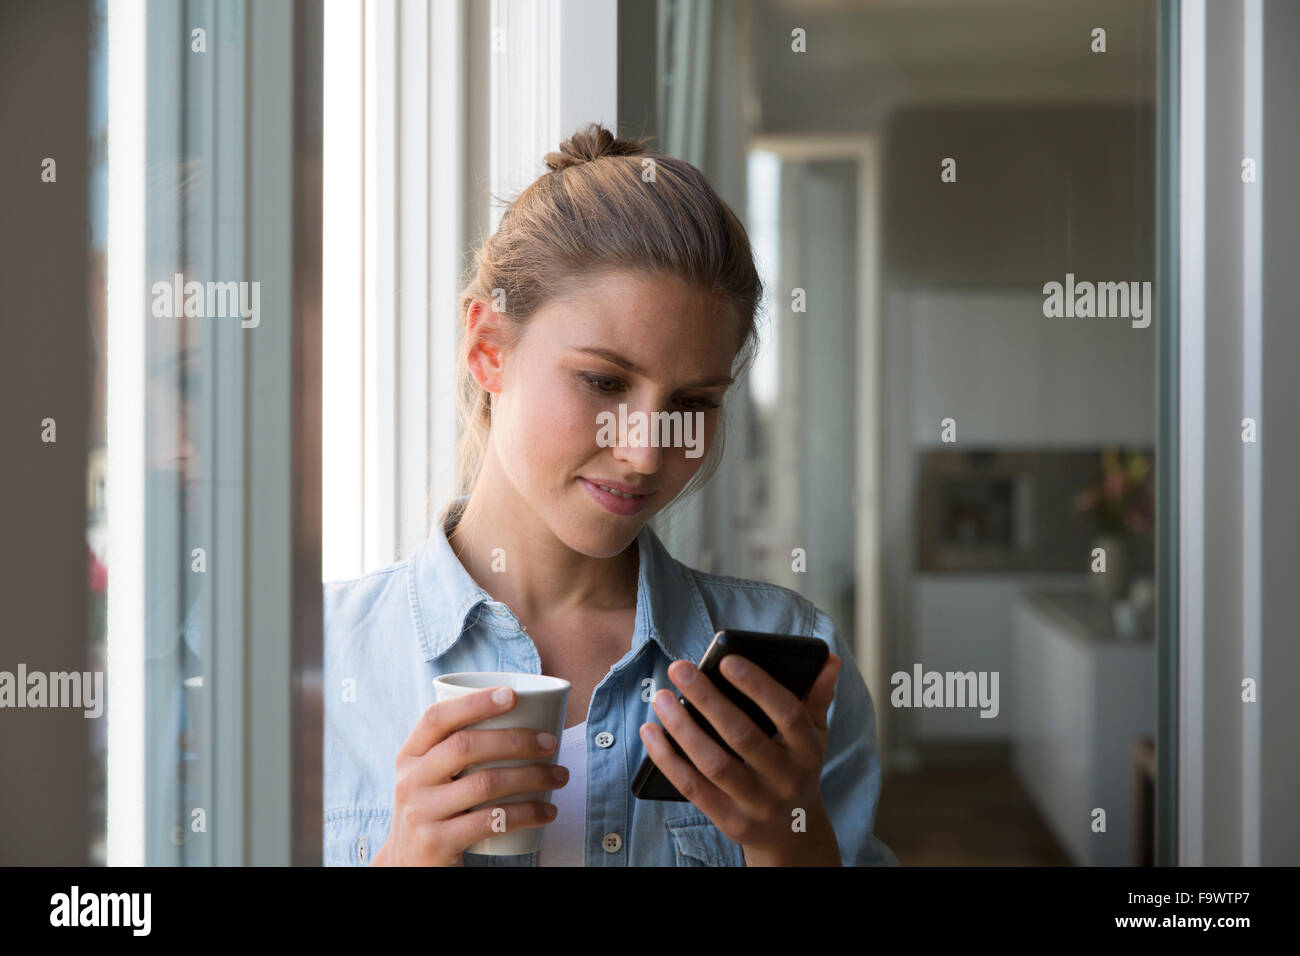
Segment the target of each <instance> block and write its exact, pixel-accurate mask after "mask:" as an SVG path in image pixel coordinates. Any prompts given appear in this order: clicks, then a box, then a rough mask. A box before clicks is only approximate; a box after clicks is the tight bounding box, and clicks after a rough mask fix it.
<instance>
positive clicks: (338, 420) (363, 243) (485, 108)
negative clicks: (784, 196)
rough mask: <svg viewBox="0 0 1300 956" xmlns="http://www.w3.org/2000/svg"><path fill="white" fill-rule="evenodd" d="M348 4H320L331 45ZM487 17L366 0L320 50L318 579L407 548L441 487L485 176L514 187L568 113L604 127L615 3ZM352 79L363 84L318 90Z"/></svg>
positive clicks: (464, 6) (551, 2) (487, 214)
mask: <svg viewBox="0 0 1300 956" xmlns="http://www.w3.org/2000/svg"><path fill="white" fill-rule="evenodd" d="M356 10H357V8H356V7H355V6H354V5H353V4H351V3H345V2H337V3H336V2H335V0H330V2H329V3H327V5H326V8H325V17H326V32H327V42H329V41H328V37H329V36H330V35H331V30H336V31H338V32H336V33H335V34H334V35H335V36H339V37H347V33H346V29H340V28H339V26H338V25H339V24H348V23H354V22H356V21H357V19H358V14H357V12H356ZM486 14H487V15H486V17H483V16H481V15H480V12H479V10H477V9H476V8H475V5H474V4H472V3H471V2H470V0H443V2H439V3H436V4H426V3H423V2H419V0H399V2H396V3H393V2H388V0H366V2H365V3H364V5H363V8H362V10H361V12H360V16H359V20H360V22H356V25H355V27H354V28H353V29H354V31H355V32H356V33H357V34H359V35H357V36H356V40H355V42H352V41H349V42H346V43H340V44H339V45H338V47H337V48H335V47H331V48H330V51H327V55H326V62H327V63H329V64H330V74H331V75H330V76H328V77H327V79H326V83H327V87H326V88H327V95H326V101H327V102H329V103H330V104H331V105H330V110H329V111H328V112H327V114H326V125H325V148H324V155H325V157H326V159H325V181H326V183H327V190H326V194H325V195H326V203H325V217H326V240H325V243H326V254H327V257H328V256H329V255H330V251H331V250H333V251H334V253H335V256H336V258H335V260H334V261H337V262H341V263H344V264H347V263H350V262H356V263H358V265H357V267H356V268H355V269H352V268H341V269H331V268H330V267H329V265H328V262H329V261H331V260H330V259H328V258H327V267H326V270H325V295H324V310H325V334H324V345H323V351H324V354H325V363H326V367H325V374H324V376H323V379H324V394H323V396H322V398H323V407H324V409H325V414H324V421H325V422H326V424H327V427H326V429H325V432H324V435H323V449H322V460H323V462H324V478H323V481H324V484H323V493H322V498H323V502H322V503H323V530H322V536H323V544H322V547H323V555H322V568H323V571H322V574H323V577H324V578H325V579H326V580H333V579H339V578H347V577H353V576H356V575H359V574H362V573H366V572H369V571H373V570H376V569H379V568H382V567H386V566H388V565H390V564H392V563H394V562H396V561H400V560H402V559H404V558H406V557H409V556H410V555H411V554H412V553H413V552H414V551H415V550H417V549H418V548H419V547H420V545H421V544H422V543H423V542H424V540H425V538H426V537H427V535H428V534H429V532H430V530H432V519H433V518H434V517H435V516H436V514H437V511H438V509H439V508H440V506H441V504H442V503H443V502H444V501H446V500H447V498H448V497H450V495H451V494H452V493H453V490H454V488H455V479H456V474H455V460H456V441H457V436H458V425H457V420H456V392H455V388H456V382H455V377H456V362H457V355H458V345H459V321H458V314H459V313H458V305H459V303H458V294H459V291H460V287H461V282H462V279H463V278H464V274H463V269H464V268H465V267H466V266H467V265H468V264H469V262H470V259H469V258H468V253H469V251H470V250H471V248H472V247H473V246H475V245H476V244H477V243H479V242H481V241H482V240H483V239H484V238H486V236H487V235H489V234H490V231H491V230H495V228H496V226H497V223H498V222H499V221H500V217H501V214H502V212H503V211H504V209H503V207H501V206H500V205H499V204H496V203H492V202H491V201H490V200H489V199H488V197H487V195H485V193H484V190H485V187H486V189H487V191H488V192H490V194H491V195H492V196H498V197H510V198H513V196H514V195H516V194H517V193H518V192H520V191H521V190H522V189H523V188H524V187H526V186H527V185H528V183H530V182H531V181H532V180H533V179H535V178H536V177H537V176H538V175H540V174H541V173H542V172H544V171H545V167H544V165H543V164H542V157H543V156H545V154H546V153H547V152H551V151H553V150H557V149H558V148H559V146H560V142H561V141H562V140H563V139H565V138H567V137H568V136H569V135H570V134H572V133H573V132H574V131H575V130H576V129H578V128H579V127H580V126H582V125H584V124H585V123H588V122H600V123H604V124H605V125H606V126H608V127H609V128H610V129H617V120H618V116H617V93H618V75H617V49H618V43H617V40H618V34H617V27H618V21H617V4H616V3H612V2H609V0H542V2H537V0H493V2H492V3H491V5H490V8H489V9H488V10H487V11H486ZM335 49H337V50H338V51H341V52H339V53H335V52H331V51H333V50H335ZM480 79H485V80H486V81H487V83H486V86H487V88H488V95H487V98H486V99H482V98H481V97H480V95H479V93H478V88H479V83H480ZM349 84H352V85H354V87H356V88H361V89H363V90H364V95H363V96H362V97H361V98H359V99H350V98H347V97H340V98H337V99H335V98H331V97H330V95H329V92H328V91H329V90H332V89H336V88H339V87H342V86H346V85H349ZM484 112H486V113H487V118H486V120H485V118H484V117H483V115H482V114H483V113H484ZM358 142H359V143H361V144H362V146H361V150H360V155H359V156H355V157H354V154H353V153H351V152H350V150H351V149H354V147H353V146H352V144H353V143H358ZM484 166H486V169H487V173H488V176H487V178H486V181H485V177H484V175H483V169H484ZM350 224H351V225H350ZM353 237H357V238H355V239H354V238H353ZM358 314H360V315H361V316H362V321H361V323H360V325H359V326H358V324H357V322H356V319H355V316H356V315H358Z"/></svg>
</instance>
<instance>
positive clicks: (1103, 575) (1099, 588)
mask: <svg viewBox="0 0 1300 956" xmlns="http://www.w3.org/2000/svg"><path fill="white" fill-rule="evenodd" d="M1092 547H1093V549H1094V550H1095V549H1097V548H1102V549H1103V550H1104V551H1105V552H1106V570H1105V571H1093V570H1092V565H1093V561H1094V560H1095V559H1093V558H1092V557H1091V555H1090V556H1089V561H1088V569H1089V573H1090V574H1092V589H1093V592H1094V593H1095V594H1096V595H1097V597H1099V598H1100V599H1101V600H1103V601H1105V602H1106V603H1107V604H1111V603H1113V602H1115V601H1117V600H1119V599H1120V598H1121V597H1123V596H1124V595H1125V594H1126V593H1128V542H1127V541H1126V540H1125V539H1124V537H1123V536H1122V535H1118V534H1099V535H1097V536H1096V537H1095V538H1094V539H1093V541H1092Z"/></svg>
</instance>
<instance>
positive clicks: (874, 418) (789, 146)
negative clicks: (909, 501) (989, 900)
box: [746, 134, 889, 754]
mask: <svg viewBox="0 0 1300 956" xmlns="http://www.w3.org/2000/svg"><path fill="white" fill-rule="evenodd" d="M746 148H747V152H754V151H755V150H762V151H764V152H769V153H774V154H776V155H777V156H779V157H780V158H781V159H782V160H787V161H791V162H810V161H823V160H831V161H849V162H853V163H856V164H857V226H858V228H857V235H858V248H857V261H858V276H857V279H858V288H857V300H858V302H857V317H858V324H857V356H856V357H857V367H858V369H859V372H860V373H862V372H864V371H865V373H866V374H861V375H860V382H859V387H858V389H857V408H856V409H855V412H856V419H855V420H856V421H857V423H858V429H859V432H860V433H864V434H865V435H867V436H868V440H866V441H859V442H857V443H856V449H857V463H856V468H855V475H856V477H855V482H854V489H853V500H854V502H855V507H854V548H855V552H856V557H855V562H854V563H855V565H856V569H855V570H856V575H855V577H856V581H857V587H856V588H855V589H854V611H855V613H854V618H855V621H856V626H855V628H854V633H853V634H852V635H849V643H850V647H851V649H852V652H853V656H854V658H855V659H856V660H857V663H858V668H859V670H860V671H861V672H862V677H863V679H864V680H865V681H866V683H867V687H868V689H870V690H871V691H872V698H873V700H874V701H876V702H877V711H878V712H877V714H876V742H877V747H878V749H879V752H880V753H882V754H883V753H886V752H887V751H888V748H887V745H886V740H885V737H886V733H887V730H888V726H887V723H886V722H884V721H881V719H880V711H881V710H882V708H881V707H880V705H879V701H881V700H884V699H888V693H887V691H888V687H889V681H888V677H887V675H886V674H885V660H886V657H885V648H884V646H883V634H884V628H883V627H882V624H881V617H882V615H881V595H882V594H883V587H882V581H881V573H880V552H881V546H880V540H881V539H880V446H881V440H882V437H883V434H884V431H883V429H884V423H883V419H882V415H881V392H882V375H883V371H884V370H883V366H882V363H881V357H880V348H881V329H880V324H881V313H882V304H881V290H880V234H879V210H880V144H879V137H878V136H876V135H874V134H845V135H831V134H812V135H800V134H794V135H780V136H767V135H758V136H751V137H750V138H749V140H748V144H747V147H746ZM864 383H866V384H864ZM864 426H865V427H864Z"/></svg>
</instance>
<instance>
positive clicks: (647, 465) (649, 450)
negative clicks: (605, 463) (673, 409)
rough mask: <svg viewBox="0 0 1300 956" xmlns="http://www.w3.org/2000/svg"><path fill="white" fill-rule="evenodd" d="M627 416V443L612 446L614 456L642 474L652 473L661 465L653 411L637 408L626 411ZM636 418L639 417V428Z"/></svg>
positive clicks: (661, 454) (661, 456)
mask: <svg viewBox="0 0 1300 956" xmlns="http://www.w3.org/2000/svg"><path fill="white" fill-rule="evenodd" d="M627 416H628V418H627V443H626V444H622V445H615V446H614V457H615V458H617V459H618V460H619V461H623V462H627V464H629V465H630V466H632V467H633V468H635V469H636V470H637V471H638V472H639V473H641V474H643V475H653V474H654V473H655V472H657V471H658V470H659V469H660V468H661V467H663V449H662V448H661V447H660V445H659V440H658V438H659V436H658V428H657V422H656V421H655V416H654V413H653V411H652V410H646V409H638V410H636V411H628V413H627ZM638 418H639V419H641V427H640V428H639V429H638V421H637V419H638ZM638 432H639V434H638Z"/></svg>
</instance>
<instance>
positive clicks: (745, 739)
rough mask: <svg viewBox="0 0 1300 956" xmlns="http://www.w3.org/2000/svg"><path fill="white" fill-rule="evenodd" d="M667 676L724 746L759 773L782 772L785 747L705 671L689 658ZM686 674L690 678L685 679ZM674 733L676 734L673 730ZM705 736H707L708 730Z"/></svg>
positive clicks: (670, 669) (676, 665) (772, 775)
mask: <svg viewBox="0 0 1300 956" xmlns="http://www.w3.org/2000/svg"><path fill="white" fill-rule="evenodd" d="M736 656H737V655H735V654H728V655H727V656H726V657H724V658H723V660H724V661H728V660H731V659H732V658H733V657H736ZM751 663H752V662H751ZM755 669H757V667H755ZM668 676H669V677H671V678H672V680H673V683H675V684H676V685H677V686H678V687H680V688H681V689H682V693H683V694H684V695H685V696H686V699H687V700H689V701H690V702H691V703H692V704H694V705H695V708H696V709H697V710H698V711H699V712H700V713H701V714H703V715H704V718H705V719H706V720H708V722H709V723H710V724H712V725H713V729H714V730H716V731H717V732H718V734H719V736H721V737H722V739H723V740H725V741H726V742H727V746H728V747H730V748H731V749H732V750H734V751H735V752H736V753H737V754H739V755H740V758H741V759H742V760H744V761H745V763H747V764H748V765H749V766H750V767H751V768H752V769H753V771H755V772H756V773H757V774H758V775H759V776H762V777H767V778H772V777H774V776H776V775H777V774H780V773H783V772H784V769H783V768H784V765H785V754H784V748H782V747H781V746H780V745H779V744H777V743H776V742H774V741H773V740H772V738H771V737H769V736H768V735H767V734H766V733H764V732H763V728H762V727H759V726H758V724H756V723H754V721H753V719H752V718H751V717H750V716H749V715H748V714H746V713H745V712H744V711H743V710H741V709H740V708H739V707H737V706H736V705H735V704H734V703H732V702H731V701H730V700H728V699H727V696H726V695H725V694H724V693H723V692H722V691H721V690H720V689H719V688H718V686H717V685H716V684H714V683H713V681H712V680H711V679H710V678H709V676H708V675H707V674H705V673H704V672H703V671H701V670H700V669H699V668H698V667H696V666H695V665H693V664H691V663H690V661H677V662H675V663H674V664H673V665H672V666H671V667H669V668H668ZM687 677H690V678H691V680H689V681H687V680H686V678H687ZM769 679H770V678H769ZM728 680H730V678H728ZM777 686H780V685H777ZM736 689H737V690H740V691H741V692H742V693H743V692H744V691H745V689H744V688H743V687H740V686H739V685H737V688H736ZM781 690H783V691H785V693H786V694H787V695H789V697H790V699H791V700H795V698H794V695H793V694H791V693H790V692H789V691H786V690H785V688H784V687H782V688H781ZM795 703H796V704H797V703H798V701H797V700H796V701H795ZM670 730H671V728H670ZM673 736H674V737H676V734H674V735H673ZM705 737H706V739H707V734H705ZM718 784H719V786H722V782H721V781H718ZM724 789H725V788H724Z"/></svg>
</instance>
